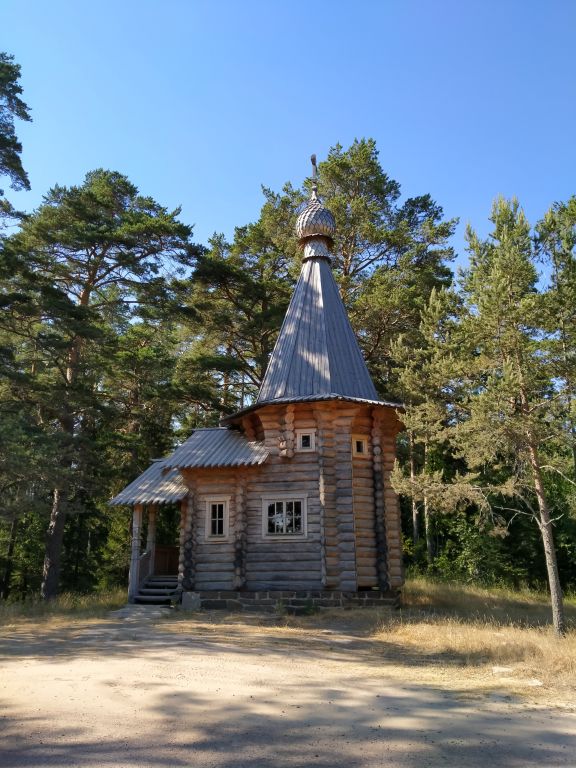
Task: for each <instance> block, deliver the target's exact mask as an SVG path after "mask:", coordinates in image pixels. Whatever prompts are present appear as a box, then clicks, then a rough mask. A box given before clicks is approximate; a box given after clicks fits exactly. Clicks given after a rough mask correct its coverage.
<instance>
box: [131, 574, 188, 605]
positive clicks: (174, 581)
mask: <svg viewBox="0 0 576 768" xmlns="http://www.w3.org/2000/svg"><path fill="white" fill-rule="evenodd" d="M177 590H178V576H149V577H148V578H147V579H146V581H145V582H144V583H143V584H142V586H141V587H140V589H139V590H138V593H137V594H136V595H135V596H134V602H135V603H138V604H140V605H143V604H147V605H170V604H171V603H172V601H173V600H174V598H175V596H176V594H177Z"/></svg>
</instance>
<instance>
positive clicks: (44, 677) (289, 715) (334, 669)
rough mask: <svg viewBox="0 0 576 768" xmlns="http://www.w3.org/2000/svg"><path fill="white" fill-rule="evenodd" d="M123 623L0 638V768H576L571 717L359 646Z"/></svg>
mask: <svg viewBox="0 0 576 768" xmlns="http://www.w3.org/2000/svg"><path fill="white" fill-rule="evenodd" d="M155 615H157V612H152V614H144V615H143V614H139V613H136V614H130V613H128V614H127V615H122V614H120V615H117V616H115V617H113V618H112V619H110V620H107V621H99V622H94V623H85V624H80V625H76V626H73V627H50V626H48V627H44V628H43V629H42V628H41V629H40V630H38V629H35V630H32V629H31V630H26V629H22V628H19V629H17V630H13V631H10V630H9V629H8V630H5V631H4V632H3V633H2V634H1V635H0V654H2V656H1V660H0V706H1V718H0V725H1V728H2V731H1V734H0V739H1V741H0V765H1V766H2V767H3V768H13V767H16V766H30V767H32V766H33V767H34V768H40V767H41V766H42V767H43V766H59V767H61V768H65V767H67V766H105V767H106V768H120V767H122V768H123V767H124V766H127V767H128V766H130V767H132V766H138V767H139V768H148V767H150V768H157V767H158V766H165V767H168V766H202V767H203V768H204V767H205V768H211V767H212V766H214V767H216V766H217V767H218V768H244V767H246V768H257V767H258V768H259V767H262V768H263V767H264V766H270V767H271V766H275V768H276V767H280V768H281V767H282V766H323V767H325V768H339V767H340V766H346V768H381V767H382V766H386V767H391V768H404V767H405V768H416V766H418V768H433V767H434V768H436V767H437V766H438V767H439V766H458V767H459V768H460V766H466V768H476V766H478V767H479V766H491V768H498V767H499V766H507V768H526V767H527V766H539V768H549V767H552V766H571V767H573V766H576V717H575V716H574V715H572V714H568V713H566V712H560V711H555V710H552V709H543V708H534V707H529V706H527V705H523V704H522V703H520V702H518V701H507V700H502V699H501V698H499V697H496V696H494V695H492V696H486V697H482V698H480V699H470V698H469V697H468V696H467V692H466V691H465V690H453V691H445V690H440V689H438V688H433V687H431V686H430V685H422V684H421V683H420V684H419V682H418V668H417V666H415V667H413V668H410V667H407V670H408V671H407V672H406V675H405V679H398V675H390V674H388V673H387V669H386V666H385V665H382V663H381V660H380V659H376V658H375V657H374V655H373V654H370V653H369V650H368V649H367V648H366V647H365V646H364V645H363V644H362V642H361V641H360V640H359V639H358V638H357V637H351V636H349V635H346V634H342V633H341V632H338V633H334V632H330V631H319V632H318V633H317V635H316V636H315V637H313V638H311V637H310V635H306V634H303V635H302V636H296V637H294V636H291V637H282V635H281V633H280V635H279V634H278V632H276V631H272V630H267V629H266V628H262V627H255V626H252V627H251V626H250V625H249V624H248V625H229V626H227V625H222V624H220V625H215V626H214V627H206V626H205V625H204V626H198V627H197V628H193V629H192V630H190V629H189V626H188V625H187V627H186V631H185V632H184V631H182V627H180V628H178V625H175V626H171V625H167V624H166V623H162V622H160V623H155Z"/></svg>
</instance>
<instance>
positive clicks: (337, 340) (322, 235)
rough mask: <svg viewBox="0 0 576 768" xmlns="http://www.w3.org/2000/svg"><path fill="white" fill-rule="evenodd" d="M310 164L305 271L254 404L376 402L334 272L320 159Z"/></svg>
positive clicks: (301, 222)
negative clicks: (320, 181) (321, 189)
mask: <svg viewBox="0 0 576 768" xmlns="http://www.w3.org/2000/svg"><path fill="white" fill-rule="evenodd" d="M311 160H312V167H313V174H312V194H311V195H310V199H309V201H308V205H307V206H306V208H305V209H304V210H303V211H302V213H301V214H300V216H299V217H298V221H297V224H296V234H297V235H298V238H299V240H300V246H301V247H302V248H303V251H304V253H303V257H302V270H301V272H300V277H299V279H298V283H297V284H296V289H295V290H294V295H293V296H292V300H291V302H290V306H289V307H288V312H287V313H286V317H285V318H284V323H283V324H282V328H281V329H280V335H279V336H278V340H277V342H276V346H275V347H274V351H273V352H272V356H271V358H270V362H269V363H268V368H267V369H266V374H265V375H264V380H263V382H262V386H261V387H260V392H259V393H258V398H257V400H256V406H258V405H264V404H265V403H270V402H274V401H278V400H281V401H283V402H287V401H290V400H302V399H314V400H321V399H331V398H352V399H354V400H357V399H360V400H368V401H370V402H378V393H377V392H376V388H375V387H374V384H373V383H372V379H371V378H370V374H369V373H368V369H367V367H366V363H365V362H364V358H363V357H362V352H361V351H360V347H359V346H358V341H357V339H356V336H355V334H354V331H353V330H352V326H351V325H350V321H349V320H348V315H347V313H346V308H345V307H344V304H343V303H342V299H341V298H340V293H339V291H338V286H337V285H336V281H335V280H334V275H333V274H332V269H331V268H330V249H331V247H332V242H333V240H332V237H333V235H334V234H335V229H336V223H335V221H334V217H333V215H332V213H330V211H329V210H328V209H327V208H325V207H324V205H323V204H322V203H321V202H320V200H319V198H318V188H317V168H316V156H315V155H312V158H311Z"/></svg>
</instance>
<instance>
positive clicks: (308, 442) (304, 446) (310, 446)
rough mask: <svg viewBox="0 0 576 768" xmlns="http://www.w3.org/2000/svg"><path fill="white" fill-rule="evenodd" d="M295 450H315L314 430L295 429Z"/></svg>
mask: <svg viewBox="0 0 576 768" xmlns="http://www.w3.org/2000/svg"><path fill="white" fill-rule="evenodd" d="M296 450H297V451H303V452H305V451H315V450H316V430H314V429H297V430H296Z"/></svg>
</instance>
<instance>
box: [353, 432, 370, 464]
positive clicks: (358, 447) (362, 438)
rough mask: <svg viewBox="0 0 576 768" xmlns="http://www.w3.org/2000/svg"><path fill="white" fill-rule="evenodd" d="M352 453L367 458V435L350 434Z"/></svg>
mask: <svg viewBox="0 0 576 768" xmlns="http://www.w3.org/2000/svg"><path fill="white" fill-rule="evenodd" d="M352 455H353V456H359V457H361V458H365V459H367V458H369V455H368V437H367V435H352Z"/></svg>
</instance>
